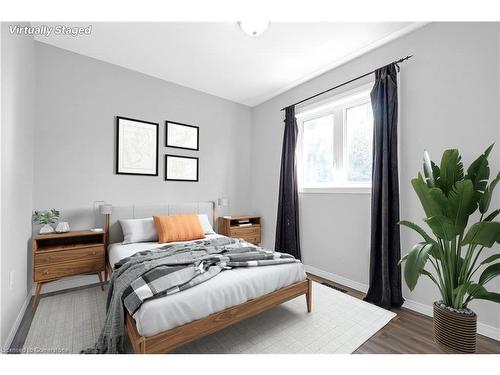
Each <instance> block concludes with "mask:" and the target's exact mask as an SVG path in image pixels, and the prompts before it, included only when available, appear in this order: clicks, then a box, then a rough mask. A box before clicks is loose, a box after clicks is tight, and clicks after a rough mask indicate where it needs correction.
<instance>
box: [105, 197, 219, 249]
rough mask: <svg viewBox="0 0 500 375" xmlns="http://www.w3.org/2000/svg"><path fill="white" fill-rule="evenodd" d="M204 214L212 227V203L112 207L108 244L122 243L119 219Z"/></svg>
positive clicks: (213, 218)
mask: <svg viewBox="0 0 500 375" xmlns="http://www.w3.org/2000/svg"><path fill="white" fill-rule="evenodd" d="M192 213H197V214H206V215H207V216H208V220H209V221H210V223H211V224H212V227H213V226H214V224H215V223H214V220H215V217H214V214H215V212H214V202H194V203H171V204H159V205H150V206H138V205H131V206H113V213H112V214H111V216H110V224H109V243H115V242H121V241H123V232H122V228H121V225H120V223H119V220H120V219H142V218H145V217H151V216H153V215H180V214H192Z"/></svg>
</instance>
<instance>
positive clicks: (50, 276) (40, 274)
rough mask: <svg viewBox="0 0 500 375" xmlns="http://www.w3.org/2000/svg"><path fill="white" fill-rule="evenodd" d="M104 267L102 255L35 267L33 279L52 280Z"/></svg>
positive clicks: (95, 270)
mask: <svg viewBox="0 0 500 375" xmlns="http://www.w3.org/2000/svg"><path fill="white" fill-rule="evenodd" d="M103 268H104V257H96V258H90V259H87V260H81V261H76V262H75V261H73V262H66V263H59V264H51V265H48V266H40V267H35V274H34V278H35V281H47V280H54V279H58V278H60V277H65V276H73V275H80V274H84V273H90V272H97V271H100V270H102V269H103Z"/></svg>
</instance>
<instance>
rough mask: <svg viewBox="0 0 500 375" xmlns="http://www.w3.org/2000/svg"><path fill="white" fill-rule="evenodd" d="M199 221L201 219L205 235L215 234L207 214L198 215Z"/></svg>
mask: <svg viewBox="0 0 500 375" xmlns="http://www.w3.org/2000/svg"><path fill="white" fill-rule="evenodd" d="M198 219H200V224H201V227H202V228H203V233H205V234H215V231H214V229H213V228H212V226H211V225H210V221H208V216H207V215H205V214H201V215H200V214H198Z"/></svg>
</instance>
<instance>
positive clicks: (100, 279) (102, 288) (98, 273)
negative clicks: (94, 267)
mask: <svg viewBox="0 0 500 375" xmlns="http://www.w3.org/2000/svg"><path fill="white" fill-rule="evenodd" d="M97 276H99V281H100V282H101V290H104V283H103V281H102V274H101V271H99V272H97Z"/></svg>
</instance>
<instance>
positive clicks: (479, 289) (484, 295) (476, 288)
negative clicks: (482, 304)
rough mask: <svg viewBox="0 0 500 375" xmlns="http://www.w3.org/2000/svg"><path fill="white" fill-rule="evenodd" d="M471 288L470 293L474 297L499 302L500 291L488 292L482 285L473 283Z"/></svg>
mask: <svg viewBox="0 0 500 375" xmlns="http://www.w3.org/2000/svg"><path fill="white" fill-rule="evenodd" d="M471 288H473V290H471V292H470V295H471V296H472V297H473V298H474V299H484V300H487V301H492V302H496V303H500V293H493V292H488V291H487V290H486V288H485V287H484V286H482V285H478V284H473V285H472V287H471Z"/></svg>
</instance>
